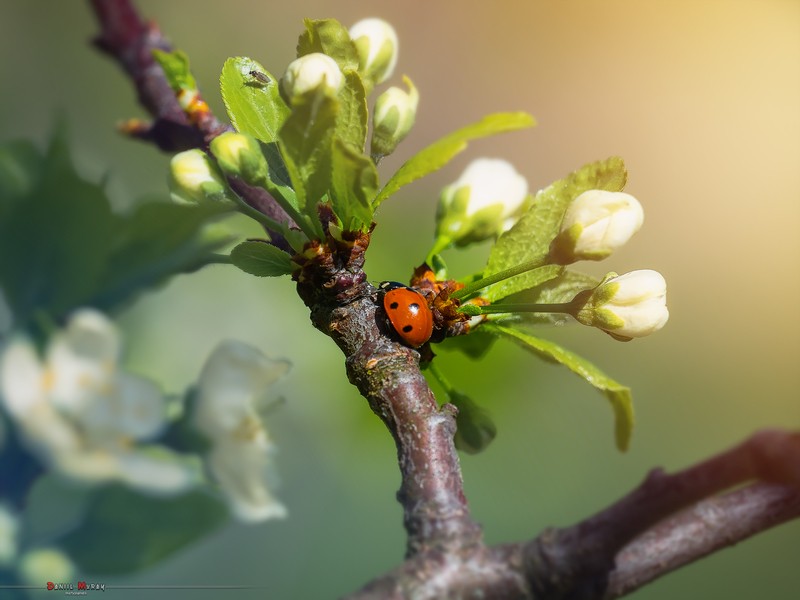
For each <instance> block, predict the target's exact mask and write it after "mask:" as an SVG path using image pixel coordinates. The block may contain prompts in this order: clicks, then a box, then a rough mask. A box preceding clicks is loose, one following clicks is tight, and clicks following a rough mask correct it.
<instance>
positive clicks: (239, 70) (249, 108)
mask: <svg viewBox="0 0 800 600" xmlns="http://www.w3.org/2000/svg"><path fill="white" fill-rule="evenodd" d="M251 71H255V72H257V73H261V74H262V75H263V76H265V77H268V78H269V82H268V83H264V82H263V81H262V80H261V79H258V78H256V77H254V76H253V75H251V74H250V72H251ZM219 84H220V90H221V92H222V101H223V102H224V103H225V110H227V111H228V118H229V119H230V120H231V123H232V124H233V126H234V127H235V128H236V130H237V131H239V132H241V133H249V134H250V135H252V136H253V137H254V138H256V139H257V140H260V141H262V142H264V143H269V142H274V141H276V140H277V139H278V132H279V131H280V129H281V127H282V126H283V123H284V121H286V118H287V117H288V116H289V112H290V111H289V107H288V106H286V103H285V102H284V101H283V99H282V98H281V95H280V90H279V87H278V86H279V82H278V80H277V79H276V78H275V77H274V76H273V75H272V74H270V73H269V72H268V71H267V70H266V69H264V67H262V66H261V65H260V64H259V63H257V62H256V61H254V60H253V59H252V58H246V57H243V56H237V57H235V58H229V59H228V60H226V61H225V64H224V65H223V66H222V73H221V74H220V77H219Z"/></svg>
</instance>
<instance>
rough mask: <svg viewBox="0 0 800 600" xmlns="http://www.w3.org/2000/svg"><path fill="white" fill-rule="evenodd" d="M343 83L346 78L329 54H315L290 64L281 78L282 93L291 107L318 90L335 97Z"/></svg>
mask: <svg viewBox="0 0 800 600" xmlns="http://www.w3.org/2000/svg"><path fill="white" fill-rule="evenodd" d="M343 82H344V77H343V76H342V71H341V70H340V69H339V65H338V64H336V61H335V60H333V59H332V58H331V57H330V56H328V55H327V54H322V53H321V52H313V53H311V54H306V55H305V56H301V57H300V58H298V59H296V60H293V61H292V62H290V63H289V66H288V67H286V73H284V74H283V77H282V78H281V92H282V93H283V96H284V99H285V100H286V101H287V102H288V103H289V104H290V105H291V104H293V103H294V102H295V100H296V99H297V98H299V97H301V96H303V95H305V94H307V93H309V92H312V91H314V90H317V89H321V91H322V92H323V93H325V94H328V95H330V96H335V95H336V94H337V93H338V92H339V90H340V89H341V87H342V83H343Z"/></svg>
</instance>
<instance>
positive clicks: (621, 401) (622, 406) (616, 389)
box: [481, 323, 634, 452]
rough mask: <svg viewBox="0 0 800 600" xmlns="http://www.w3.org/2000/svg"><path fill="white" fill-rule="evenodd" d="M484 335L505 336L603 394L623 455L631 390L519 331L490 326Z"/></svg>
mask: <svg viewBox="0 0 800 600" xmlns="http://www.w3.org/2000/svg"><path fill="white" fill-rule="evenodd" d="M481 329H485V330H487V331H488V332H491V333H495V334H497V335H500V336H503V337H507V338H509V339H511V340H513V341H514V342H516V343H517V344H519V345H520V346H522V347H523V348H525V349H527V350H529V351H530V352H532V353H533V354H535V355H536V356H538V357H540V358H543V359H545V360H548V361H551V362H556V363H559V364H562V365H564V366H565V367H567V368H568V369H569V370H570V371H572V372H573V373H575V374H576V375H578V376H580V377H582V378H583V379H584V380H585V381H586V382H587V383H589V384H591V385H593V386H594V387H595V388H597V389H598V390H599V391H601V392H603V394H605V396H606V398H607V399H608V401H609V402H610V403H611V407H612V409H613V411H614V424H615V426H614V431H615V438H616V443H617V448H618V449H619V450H620V451H621V452H625V451H626V450H627V449H628V445H629V444H630V439H631V433H632V432H633V423H634V417H633V398H632V397H631V390H630V388H628V387H625V386H624V385H622V384H620V383H617V382H616V381H614V380H613V379H611V378H610V377H609V376H608V375H606V374H605V373H603V372H602V371H601V370H600V369H598V368H597V367H596V366H594V365H593V364H592V363H590V362H589V361H588V360H586V359H585V358H582V357H580V356H578V355H577V354H575V353H573V352H570V351H569V350H566V349H565V348H562V347H561V346H559V345H558V344H555V343H553V342H550V341H548V340H543V339H541V338H537V337H534V336H532V335H530V334H528V333H525V332H523V331H519V330H517V329H512V328H511V327H504V326H501V325H496V324H492V323H487V324H485V325H482V326H481Z"/></svg>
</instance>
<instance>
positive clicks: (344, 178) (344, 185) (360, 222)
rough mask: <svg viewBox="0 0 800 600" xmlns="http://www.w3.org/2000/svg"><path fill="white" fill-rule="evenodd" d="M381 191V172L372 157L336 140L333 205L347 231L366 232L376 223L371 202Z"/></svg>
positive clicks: (334, 149) (332, 182) (332, 186)
mask: <svg viewBox="0 0 800 600" xmlns="http://www.w3.org/2000/svg"><path fill="white" fill-rule="evenodd" d="M377 191H378V170H377V169H376V168H375V164H374V163H373V162H372V160H370V159H369V157H367V156H364V155H363V154H361V153H359V152H356V151H355V150H354V149H353V147H352V146H350V145H349V144H346V143H345V142H342V141H341V140H339V139H336V140H335V141H334V144H333V178H332V181H331V203H332V205H333V212H334V213H335V214H336V216H337V217H339V220H340V221H341V222H342V228H343V229H344V230H345V231H356V230H366V229H368V228H369V226H370V224H371V223H372V204H371V201H372V199H373V198H374V197H375V194H376V192H377Z"/></svg>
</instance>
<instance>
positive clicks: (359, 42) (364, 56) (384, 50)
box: [350, 18, 398, 85]
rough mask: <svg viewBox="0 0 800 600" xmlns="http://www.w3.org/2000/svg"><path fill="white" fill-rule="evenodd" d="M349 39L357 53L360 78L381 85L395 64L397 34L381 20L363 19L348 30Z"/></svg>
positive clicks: (392, 71)
mask: <svg viewBox="0 0 800 600" xmlns="http://www.w3.org/2000/svg"><path fill="white" fill-rule="evenodd" d="M350 39H352V40H353V43H355V45H356V50H357V51H358V70H359V72H360V73H361V75H362V77H364V78H365V79H368V80H370V81H372V82H374V83H375V85H377V84H379V83H383V82H384V81H386V80H387V79H389V77H391V76H392V73H394V67H395V65H396V64H397V49H398V43H397V33H396V32H395V30H394V27H392V26H391V25H390V24H389V23H387V22H386V21H384V20H383V19H375V18H372V19H363V20H361V21H359V22H358V23H356V24H355V25H353V26H352V27H351V28H350Z"/></svg>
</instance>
